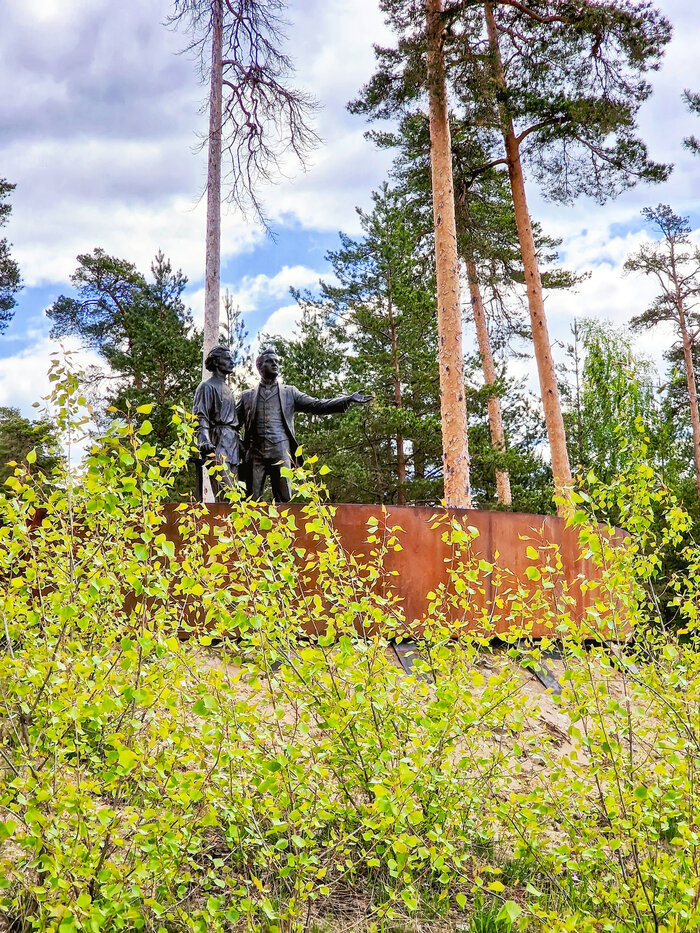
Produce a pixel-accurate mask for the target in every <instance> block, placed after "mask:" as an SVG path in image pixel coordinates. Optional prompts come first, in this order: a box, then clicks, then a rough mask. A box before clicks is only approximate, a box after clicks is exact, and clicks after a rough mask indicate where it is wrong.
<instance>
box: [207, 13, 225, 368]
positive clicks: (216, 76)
mask: <svg viewBox="0 0 700 933" xmlns="http://www.w3.org/2000/svg"><path fill="white" fill-rule="evenodd" d="M211 17H212V30H211V87H210V91H209V152H208V160H207V232H206V263H205V265H206V271H205V279H204V346H203V359H202V376H203V378H205V379H206V377H207V376H208V373H207V371H206V370H205V368H204V360H206V358H207V354H208V353H209V351H210V350H211V349H212V348H213V347H215V346H216V345H217V343H218V342H219V292H220V290H221V106H222V80H223V73H222V64H221V58H222V51H221V50H222V41H223V21H224V13H223V3H222V0H211Z"/></svg>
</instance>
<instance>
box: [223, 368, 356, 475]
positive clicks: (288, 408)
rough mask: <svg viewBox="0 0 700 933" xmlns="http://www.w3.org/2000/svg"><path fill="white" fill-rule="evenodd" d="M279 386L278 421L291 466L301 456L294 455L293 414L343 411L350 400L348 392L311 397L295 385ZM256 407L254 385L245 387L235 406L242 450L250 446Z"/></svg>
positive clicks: (300, 458)
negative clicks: (242, 432) (250, 387)
mask: <svg viewBox="0 0 700 933" xmlns="http://www.w3.org/2000/svg"><path fill="white" fill-rule="evenodd" d="M278 385H279V390H280V405H281V408H282V421H283V423H284V429H285V431H286V433H287V437H288V439H289V455H290V459H291V461H292V463H294V465H295V466H301V464H302V463H303V458H302V457H297V456H296V451H297V448H298V447H299V444H298V442H297V439H296V435H295V434H294V415H295V414H296V413H297V412H302V413H303V414H306V415H335V414H337V413H339V412H343V411H347V409H348V408H349V407H350V405H351V404H352V396H351V395H341V396H338V398H314V397H313V396H312V395H307V394H306V393H305V392H301V391H300V390H299V389H297V387H296V386H288V385H283V384H282V383H281V382H280V383H278ZM257 408H258V386H256V387H255V388H254V389H247V390H246V391H245V392H243V393H242V394H241V397H240V398H239V400H238V405H237V406H236V414H237V415H238V423H239V425H240V427H241V428H243V429H244V431H245V436H244V438H243V446H244V448H246V450H249V449H250V440H251V436H252V434H253V424H254V422H255V415H256V412H257Z"/></svg>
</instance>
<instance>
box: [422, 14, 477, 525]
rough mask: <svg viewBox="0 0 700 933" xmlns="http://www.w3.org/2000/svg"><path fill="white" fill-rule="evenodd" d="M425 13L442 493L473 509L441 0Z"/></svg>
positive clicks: (455, 504) (456, 504)
mask: <svg viewBox="0 0 700 933" xmlns="http://www.w3.org/2000/svg"><path fill="white" fill-rule="evenodd" d="M425 12H426V26H427V31H426V35H427V66H428V101H429V111H430V165H431V173H432V187H433V218H434V224H435V275H436V279H437V326H438V365H439V370H440V416H441V421H442V466H443V481H444V495H445V502H446V504H447V505H448V506H453V507H457V508H470V507H471V487H470V481H469V440H468V436H467V406H466V396H465V390H464V354H463V351H462V314H461V308H460V299H459V259H458V256H457V231H456V226H455V206H454V185H453V179H452V145H451V140H450V125H449V120H448V109H447V81H446V77H445V59H444V51H443V36H444V22H443V16H444V11H443V2H442V0H425Z"/></svg>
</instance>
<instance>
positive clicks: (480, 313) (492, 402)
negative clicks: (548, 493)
mask: <svg viewBox="0 0 700 933" xmlns="http://www.w3.org/2000/svg"><path fill="white" fill-rule="evenodd" d="M465 262H466V266H467V279H468V281H469V295H470V297H471V302H472V314H473V316H474V324H475V325H476V340H477V343H478V345H479V353H480V355H481V368H482V370H483V373H484V382H485V383H486V385H487V386H489V387H492V386H495V385H496V383H497V381H498V380H497V378H496V366H495V363H494V361H493V353H492V352H491V338H490V337H489V329H488V327H487V325H486V314H485V313H484V302H483V299H482V297H481V289H480V288H479V279H478V275H477V271H476V264H475V262H474V260H473V259H472V258H471V257H469V258H467V259H466V260H465ZM488 413H489V431H490V434H491V443H492V445H493V448H494V450H495V451H496V452H497V453H503V451H505V449H506V439H505V433H504V431H503V416H502V413H501V400H500V398H499V397H498V395H496V393H495V392H493V393H492V394H491V395H489V400H488ZM496 495H497V497H498V501H499V503H500V505H505V506H510V505H512V504H513V496H512V494H511V491H510V475H509V473H508V470H506V469H504V468H503V467H496Z"/></svg>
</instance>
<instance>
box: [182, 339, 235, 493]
mask: <svg viewBox="0 0 700 933" xmlns="http://www.w3.org/2000/svg"><path fill="white" fill-rule="evenodd" d="M204 366H205V367H206V369H208V370H209V372H210V373H211V377H210V378H209V379H206V380H205V381H204V382H200V384H199V385H198V386H197V391H196V392H195V394H194V404H193V406H192V410H193V412H194V415H195V416H196V418H197V446H198V447H199V452H200V455H201V457H202V460H204V461H205V462H206V461H207V460H214V461H215V462H216V463H218V464H219V465H220V466H221V467H223V469H222V470H221V471H220V474H219V483H223V484H224V485H226V486H233V485H234V483H235V481H236V478H237V468H238V460H239V445H240V436H239V433H238V418H237V416H236V402H235V399H234V397H233V393H232V392H231V390H230V389H229V387H228V384H227V382H226V377H227V376H228V375H229V374H230V373H232V372H233V370H234V366H235V364H234V362H233V357H232V356H231V351H230V350H229V349H228V347H222V346H217V347H214V348H213V349H212V350H210V351H209V354H208V356H207V358H206V360H205V361H204Z"/></svg>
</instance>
